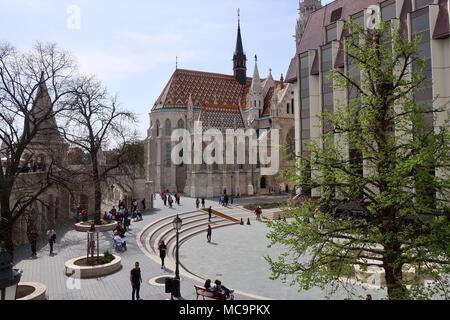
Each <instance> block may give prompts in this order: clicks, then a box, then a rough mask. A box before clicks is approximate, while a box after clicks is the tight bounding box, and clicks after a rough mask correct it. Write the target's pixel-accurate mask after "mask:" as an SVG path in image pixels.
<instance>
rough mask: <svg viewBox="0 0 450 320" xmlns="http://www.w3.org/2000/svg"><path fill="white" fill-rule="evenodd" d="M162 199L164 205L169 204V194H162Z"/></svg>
mask: <svg viewBox="0 0 450 320" xmlns="http://www.w3.org/2000/svg"><path fill="white" fill-rule="evenodd" d="M162 199H163V202H164V205H165V206H167V195H166V194H165V193H164V194H163V195H162Z"/></svg>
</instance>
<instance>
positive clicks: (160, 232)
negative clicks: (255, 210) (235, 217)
mask: <svg viewBox="0 0 450 320" xmlns="http://www.w3.org/2000/svg"><path fill="white" fill-rule="evenodd" d="M222 220H224V219H213V220H212V221H213V222H212V223H219V222H220V221H222ZM206 221H208V219H206ZM208 223H209V222H208ZM204 224H205V218H197V219H194V220H188V221H187V222H186V221H185V220H184V219H183V227H182V229H181V231H180V233H179V234H180V235H181V234H183V233H185V232H186V231H187V230H191V229H192V228H196V227H198V226H199V225H202V226H203V225H204ZM175 236H176V232H175V230H174V229H173V226H172V222H170V223H168V224H165V225H163V226H159V227H158V229H157V230H153V229H151V230H149V231H148V233H147V236H146V237H145V245H146V247H150V250H151V251H153V252H154V253H155V254H158V246H159V242H160V241H161V239H164V242H165V243H166V246H167V245H168V243H169V242H170V241H171V240H172V238H173V237H175Z"/></svg>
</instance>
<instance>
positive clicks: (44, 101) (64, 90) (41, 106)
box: [0, 43, 75, 254]
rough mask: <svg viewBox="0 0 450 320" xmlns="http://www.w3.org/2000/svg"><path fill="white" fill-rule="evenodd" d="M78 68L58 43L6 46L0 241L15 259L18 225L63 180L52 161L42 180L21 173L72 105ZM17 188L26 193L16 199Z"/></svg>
mask: <svg viewBox="0 0 450 320" xmlns="http://www.w3.org/2000/svg"><path fill="white" fill-rule="evenodd" d="M74 69H75V65H74V62H73V60H72V58H71V56H70V55H69V54H68V53H66V52H64V51H60V50H58V49H57V47H56V46H55V45H54V44H41V43H37V44H36V45H35V46H34V47H33V49H32V50H31V51H30V52H26V53H22V52H19V51H18V50H16V49H15V48H14V47H13V46H11V45H10V44H7V43H3V44H0V157H1V161H0V213H1V219H0V220H1V221H0V240H1V241H4V242H5V244H6V247H7V250H8V251H9V252H10V253H11V254H12V253H13V241H12V240H13V239H12V228H13V225H14V223H15V222H16V221H17V220H18V219H19V218H20V217H21V216H22V215H23V214H24V213H26V212H27V210H28V207H29V206H30V205H31V204H32V203H33V202H34V201H39V200H40V196H41V195H42V194H43V193H44V192H45V190H47V189H48V188H49V187H50V186H51V185H52V184H53V183H56V182H57V181H58V180H59V179H60V178H59V177H58V175H56V176H54V175H53V172H55V170H54V169H55V168H56V167H57V166H58V165H59V160H60V159H56V158H55V159H50V160H49V159H47V166H46V168H45V170H42V171H43V172H45V174H41V177H40V178H39V179H36V178H34V179H32V177H31V176H28V177H27V178H25V176H24V175H22V174H21V173H22V172H23V170H22V168H24V167H27V166H28V165H29V162H30V161H31V160H32V158H33V151H32V150H30V146H31V145H32V144H33V143H34V145H35V146H36V145H38V144H39V143H40V141H45V137H46V135H52V134H53V133H52V132H51V131H52V130H53V129H54V126H53V124H55V123H54V117H55V115H56V114H58V113H59V112H61V111H62V110H63V109H64V107H65V106H66V105H67V104H66V103H64V101H63V100H64V99H65V97H66V96H67V94H68V93H69V91H70V90H71V89H72V87H73V86H72V85H71V84H70V82H71V78H72V74H73V71H74ZM30 179H31V180H30ZM27 181H28V182H27ZM20 185H21V186H27V188H20ZM17 186H19V188H20V189H21V190H20V192H18V193H17V194H15V195H14V194H13V193H15V189H16V187H17Z"/></svg>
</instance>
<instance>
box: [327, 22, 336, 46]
mask: <svg viewBox="0 0 450 320" xmlns="http://www.w3.org/2000/svg"><path fill="white" fill-rule="evenodd" d="M326 37H327V38H326V41H327V43H328V42H331V41H334V40H336V39H337V28H336V24H333V25H331V26H328V27H327V28H326Z"/></svg>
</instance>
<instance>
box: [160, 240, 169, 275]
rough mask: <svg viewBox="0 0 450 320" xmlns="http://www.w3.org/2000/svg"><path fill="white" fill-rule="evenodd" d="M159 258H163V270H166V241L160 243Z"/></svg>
mask: <svg viewBox="0 0 450 320" xmlns="http://www.w3.org/2000/svg"><path fill="white" fill-rule="evenodd" d="M158 249H159V257H160V258H161V269H164V258H165V257H166V251H167V246H166V244H165V243H164V240H161V241H160V242H159V246H158Z"/></svg>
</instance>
